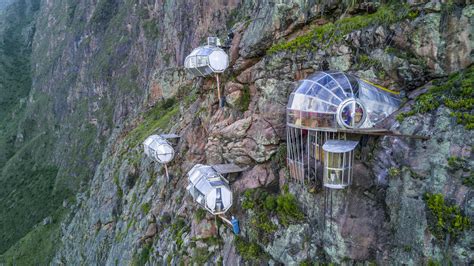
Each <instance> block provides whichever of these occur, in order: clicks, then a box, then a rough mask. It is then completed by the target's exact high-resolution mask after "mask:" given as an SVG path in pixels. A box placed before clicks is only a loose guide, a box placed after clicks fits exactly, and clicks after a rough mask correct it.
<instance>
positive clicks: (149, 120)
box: [126, 98, 179, 148]
mask: <svg viewBox="0 0 474 266" xmlns="http://www.w3.org/2000/svg"><path fill="white" fill-rule="evenodd" d="M178 113H179V104H178V103H177V102H176V100H175V99H174V98H171V99H168V100H165V101H163V102H161V103H160V104H158V105H157V106H155V107H153V109H151V110H150V111H148V112H147V113H146V114H145V116H144V118H143V121H142V122H141V123H140V124H139V125H138V126H137V127H136V128H135V129H133V130H132V131H131V132H130V133H129V134H128V135H127V137H126V141H127V143H128V145H127V146H128V147H129V148H135V147H136V146H137V145H139V144H140V143H142V142H143V141H144V140H145V138H147V137H148V136H150V135H151V134H153V133H154V132H155V131H156V130H158V129H161V130H164V129H166V128H168V127H169V126H170V123H171V120H172V119H173V118H174V117H175V116H176V115H177V114H178Z"/></svg>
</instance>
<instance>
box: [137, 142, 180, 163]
mask: <svg viewBox="0 0 474 266" xmlns="http://www.w3.org/2000/svg"><path fill="white" fill-rule="evenodd" d="M143 149H144V152H145V154H146V155H147V156H149V157H150V158H152V159H153V160H155V161H157V162H158V163H161V164H167V163H169V162H170V161H171V160H173V158H174V155H175V152H174V148H173V146H171V144H170V143H169V142H168V141H167V140H166V139H165V138H163V137H161V136H159V135H151V136H149V137H148V138H147V139H146V140H145V141H144V142H143Z"/></svg>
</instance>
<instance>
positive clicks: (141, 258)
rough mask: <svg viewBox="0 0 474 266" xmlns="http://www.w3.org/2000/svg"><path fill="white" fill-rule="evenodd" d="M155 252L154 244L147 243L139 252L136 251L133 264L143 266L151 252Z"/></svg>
mask: <svg viewBox="0 0 474 266" xmlns="http://www.w3.org/2000/svg"><path fill="white" fill-rule="evenodd" d="M152 252H153V246H152V245H151V243H148V244H145V245H144V246H143V247H142V248H141V250H140V252H139V253H135V254H134V255H133V258H132V262H131V265H133V266H141V265H145V264H146V263H147V262H148V259H149V258H150V255H151V253H152Z"/></svg>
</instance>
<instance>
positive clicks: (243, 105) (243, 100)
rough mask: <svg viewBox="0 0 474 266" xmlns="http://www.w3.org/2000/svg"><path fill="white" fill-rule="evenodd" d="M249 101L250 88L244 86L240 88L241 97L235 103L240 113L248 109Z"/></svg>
mask: <svg viewBox="0 0 474 266" xmlns="http://www.w3.org/2000/svg"><path fill="white" fill-rule="evenodd" d="M250 101H251V99H250V87H249V86H248V85H244V87H243V88H242V96H241V97H240V99H239V102H238V103H237V107H238V108H239V110H240V111H241V112H245V111H247V110H248V109H249V105H250Z"/></svg>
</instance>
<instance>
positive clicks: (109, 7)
mask: <svg viewBox="0 0 474 266" xmlns="http://www.w3.org/2000/svg"><path fill="white" fill-rule="evenodd" d="M117 7H118V1H116V0H100V1H99V2H98V3H97V5H96V8H95V10H94V13H93V14H92V18H91V24H92V26H93V27H92V28H93V29H100V30H104V29H105V28H106V27H107V25H108V24H109V22H110V20H111V19H112V18H113V17H114V15H115V13H116V12H117Z"/></svg>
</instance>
